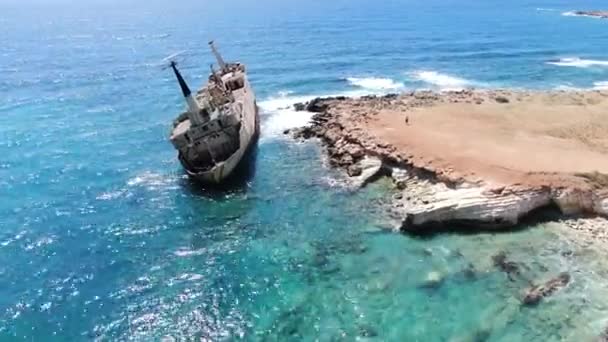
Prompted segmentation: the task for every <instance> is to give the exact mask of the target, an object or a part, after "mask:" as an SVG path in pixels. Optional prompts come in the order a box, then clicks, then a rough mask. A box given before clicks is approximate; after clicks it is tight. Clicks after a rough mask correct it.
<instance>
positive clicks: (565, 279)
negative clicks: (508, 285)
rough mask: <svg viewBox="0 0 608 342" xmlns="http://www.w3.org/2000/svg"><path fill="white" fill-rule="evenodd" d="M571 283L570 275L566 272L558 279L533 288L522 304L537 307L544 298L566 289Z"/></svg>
mask: <svg viewBox="0 0 608 342" xmlns="http://www.w3.org/2000/svg"><path fill="white" fill-rule="evenodd" d="M568 283H570V274H568V273H566V272H564V273H561V274H560V275H558V276H557V277H555V278H553V279H550V280H549V281H547V282H546V283H544V284H542V285H537V286H533V287H532V288H530V289H529V290H528V291H527V292H526V295H525V296H524V298H523V300H522V303H523V304H524V305H536V304H538V303H539V302H540V301H541V300H542V299H543V298H545V297H548V296H550V295H552V294H553V293H555V292H556V291H558V290H561V289H562V288H564V287H566V285H568Z"/></svg>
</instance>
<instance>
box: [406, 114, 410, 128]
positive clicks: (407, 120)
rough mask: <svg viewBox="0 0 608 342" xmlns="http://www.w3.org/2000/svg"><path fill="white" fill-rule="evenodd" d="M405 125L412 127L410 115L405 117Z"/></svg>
mask: <svg viewBox="0 0 608 342" xmlns="http://www.w3.org/2000/svg"><path fill="white" fill-rule="evenodd" d="M405 124H406V125H408V126H409V125H410V117H409V116H408V115H406V116H405Z"/></svg>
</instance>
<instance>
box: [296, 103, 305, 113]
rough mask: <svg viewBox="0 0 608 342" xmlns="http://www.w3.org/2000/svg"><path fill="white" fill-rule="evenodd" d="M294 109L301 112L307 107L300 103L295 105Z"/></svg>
mask: <svg viewBox="0 0 608 342" xmlns="http://www.w3.org/2000/svg"><path fill="white" fill-rule="evenodd" d="M293 109H295V110H296V111H297V112H301V111H304V110H306V105H305V104H304V103H300V102H298V103H296V104H294V105H293Z"/></svg>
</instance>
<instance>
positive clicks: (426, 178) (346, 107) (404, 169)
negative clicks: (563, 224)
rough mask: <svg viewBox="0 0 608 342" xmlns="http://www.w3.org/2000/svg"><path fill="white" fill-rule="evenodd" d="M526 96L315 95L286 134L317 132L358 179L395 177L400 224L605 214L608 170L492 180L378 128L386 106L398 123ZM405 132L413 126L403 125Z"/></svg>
mask: <svg viewBox="0 0 608 342" xmlns="http://www.w3.org/2000/svg"><path fill="white" fill-rule="evenodd" d="M558 95H559V94H558ZM526 96H534V94H532V95H529V94H528V95H526V94H523V93H521V92H513V91H503V90H497V91H470V90H465V91H459V92H448V93H435V92H430V91H418V92H412V93H408V94H401V95H397V94H391V95H386V96H380V97H377V96H367V97H361V98H358V99H351V98H346V97H335V98H317V99H314V100H312V101H310V102H308V103H300V104H296V105H295V109H296V110H306V111H310V112H314V113H316V114H315V115H314V116H313V119H312V121H311V124H310V125H309V126H307V127H302V128H299V129H294V130H291V131H286V132H285V133H286V134H287V133H288V134H291V135H292V136H293V137H295V138H297V139H310V138H318V139H320V141H321V142H322V144H323V145H324V146H325V148H326V151H327V154H328V156H329V161H330V164H331V165H332V166H334V167H339V168H342V169H344V170H345V171H346V173H347V174H348V175H349V176H350V177H351V178H353V179H354V180H355V181H356V182H357V183H359V184H360V185H365V184H366V183H367V182H369V181H371V180H373V179H374V178H375V177H378V176H379V175H388V176H390V177H392V179H393V181H394V184H395V187H396V188H397V190H398V193H397V194H396V195H395V196H394V198H393V206H392V207H393V213H394V215H395V216H397V217H399V218H400V221H401V222H402V224H401V227H400V229H401V230H402V231H406V232H412V233H417V234H419V233H422V234H425V233H433V232H436V231H439V230H442V229H448V228H449V229H453V228H455V227H463V228H464V229H473V228H476V229H479V228H481V229H500V228H507V227H512V226H514V225H517V224H519V223H520V222H521V221H522V220H523V219H525V218H527V217H530V216H531V215H534V214H535V213H537V212H539V211H545V210H555V211H557V212H559V215H560V216H573V215H592V216H599V217H608V182H606V183H604V182H605V181H606V179H608V177H605V176H604V175H603V174H601V173H588V174H587V173H584V174H583V173H581V174H566V173H559V172H522V175H523V176H525V178H521V179H519V178H518V179H515V180H514V181H513V182H509V181H495V180H488V179H485V178H484V177H483V175H481V176H480V175H479V174H476V175H469V174H467V173H466V172H463V170H458V169H457V168H456V167H452V166H450V164H449V163H441V162H433V161H428V160H424V161H421V160H420V159H421V158H420V157H421V156H419V155H416V154H413V153H410V152H411V151H408V150H404V149H403V148H402V147H399V146H396V144H394V143H392V142H391V141H390V139H385V135H383V133H382V132H380V133H379V131H377V130H375V129H374V127H376V126H375V124H374V122H376V121H378V120H380V119H378V118H377V117H381V116H382V114H381V113H383V112H386V111H387V110H391V111H394V112H395V111H396V112H399V114H405V119H404V121H403V122H402V123H401V125H403V126H408V125H410V124H409V122H408V120H410V117H409V116H408V113H410V112H413V111H415V110H416V109H417V108H426V107H433V106H437V105H448V106H449V105H451V104H459V103H462V104H465V105H468V106H479V105H482V104H484V103H489V104H491V106H494V105H497V104H498V105H508V104H509V103H513V102H517V101H526V100H525V98H526ZM552 96H553V94H552ZM522 98H523V100H522ZM489 108H492V107H489ZM392 115H395V114H392ZM400 120H401V119H400ZM399 122H401V121H399ZM415 125H416V123H414V127H416V126H415ZM397 129H400V130H401V129H402V128H401V127H399V128H397ZM403 134H408V131H406V130H405V129H403ZM446 143H447V142H446ZM437 160H439V161H441V158H438V159H437ZM600 226H604V225H600ZM604 227H605V226H604ZM605 228H606V229H607V230H608V227H605ZM598 229H600V228H598Z"/></svg>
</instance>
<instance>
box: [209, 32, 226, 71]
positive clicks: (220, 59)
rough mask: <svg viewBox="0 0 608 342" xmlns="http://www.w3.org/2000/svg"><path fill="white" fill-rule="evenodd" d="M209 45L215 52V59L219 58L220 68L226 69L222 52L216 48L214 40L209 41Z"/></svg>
mask: <svg viewBox="0 0 608 342" xmlns="http://www.w3.org/2000/svg"><path fill="white" fill-rule="evenodd" d="M209 46H210V47H211V52H213V55H214V56H215V59H216V60H217V64H218V65H219V66H220V70H221V71H226V62H224V59H223V58H222V55H220V53H219V52H218V51H217V49H216V48H215V43H214V42H213V40H212V41H210V42H209Z"/></svg>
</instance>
